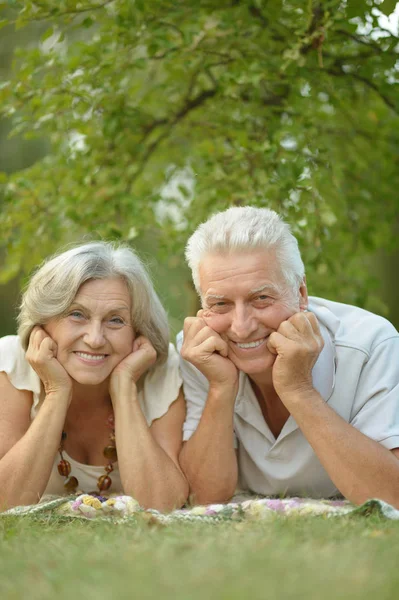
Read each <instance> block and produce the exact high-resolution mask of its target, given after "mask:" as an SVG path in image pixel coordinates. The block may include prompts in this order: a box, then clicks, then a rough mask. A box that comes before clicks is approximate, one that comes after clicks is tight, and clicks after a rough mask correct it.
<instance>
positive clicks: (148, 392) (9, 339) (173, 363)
mask: <svg viewBox="0 0 399 600" xmlns="http://www.w3.org/2000/svg"><path fill="white" fill-rule="evenodd" d="M0 371H4V372H5V373H6V374H7V376H8V378H9V380H10V382H11V383H12V385H13V386H14V387H15V388H16V389H17V390H28V391H29V392H32V393H33V402H32V408H31V420H33V419H34V418H35V416H36V415H37V413H38V411H39V410H40V406H41V403H42V402H43V400H44V390H43V387H42V385H41V382H40V379H39V376H38V375H37V373H36V372H35V371H34V370H33V369H32V367H31V366H30V364H29V363H28V361H27V360H26V359H25V351H24V350H23V348H22V346H21V343H20V340H19V337H18V336H16V335H8V336H6V337H3V338H0ZM181 385H182V379H181V377H180V373H179V357H178V354H177V352H176V350H175V348H174V346H173V344H169V354H168V358H167V361H166V362H165V363H163V364H162V365H157V366H155V367H154V368H153V369H151V370H150V371H149V372H148V373H147V375H146V376H145V378H144V383H143V386H142V388H141V389H140V390H139V392H138V398H139V402H140V406H141V409H142V411H143V414H144V417H145V419H146V421H147V424H148V426H150V425H151V423H152V422H153V421H155V419H159V418H160V417H162V416H163V415H165V414H166V413H167V412H168V409H169V407H170V405H171V404H172V403H173V402H174V401H175V400H176V398H177V396H178V394H179V389H180V387H181ZM63 454H64V457H65V458H66V459H67V460H68V461H69V462H70V463H71V475H74V476H75V477H76V478H77V480H78V481H79V489H80V490H82V491H85V492H91V491H93V490H96V489H97V479H98V478H99V477H100V475H104V474H105V470H104V467H103V466H94V465H84V464H82V463H79V462H77V461H76V460H73V458H71V457H70V456H68V454H67V453H66V452H65V451H64V452H63ZM59 461H60V457H59V455H58V453H57V455H56V456H55V460H54V465H53V468H52V471H51V475H50V479H49V482H48V484H47V487H46V489H45V491H44V495H43V496H45V495H46V496H47V495H49V494H52V495H53V494H56V495H64V494H65V489H64V478H63V477H61V475H60V474H59V473H58V468H57V465H58V463H59ZM111 479H112V485H111V487H110V489H109V490H108V491H107V494H109V493H122V492H123V489H122V483H121V479H120V474H119V469H118V463H114V470H113V471H112V473H111Z"/></svg>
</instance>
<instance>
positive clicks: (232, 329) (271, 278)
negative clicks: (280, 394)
mask: <svg viewBox="0 0 399 600" xmlns="http://www.w3.org/2000/svg"><path fill="white" fill-rule="evenodd" d="M199 276H200V289H201V296H202V303H203V309H204V311H203V315H202V316H203V318H204V320H205V322H206V323H207V325H208V326H209V327H211V328H212V329H213V330H214V331H216V332H217V333H219V334H220V335H221V337H222V338H223V339H224V340H225V341H227V343H228V345H229V354H228V357H229V358H230V360H231V361H232V362H233V363H234V364H235V366H236V367H237V368H238V369H239V370H241V371H244V373H247V374H248V375H255V376H256V375H260V374H262V373H265V374H266V373H267V371H270V369H271V367H272V366H273V363H274V361H275V355H274V354H271V353H270V352H269V350H268V348H267V345H266V344H267V339H268V337H269V335H270V334H271V333H272V332H273V331H277V329H278V328H279V326H280V324H281V323H282V322H283V321H285V320H287V319H289V318H290V317H291V316H292V315H293V314H295V313H296V312H299V311H300V310H303V309H304V308H306V306H307V291H306V285H305V284H303V285H301V287H300V288H299V289H298V290H293V289H291V288H289V287H288V284H287V283H286V281H285V280H284V278H283V275H282V273H281V272H280V269H279V265H278V262H277V260H276V258H275V255H274V252H273V251H271V250H270V251H267V250H252V251H237V252H235V253H230V254H209V255H207V256H205V258H204V259H203V261H202V263H201V265H200V270H199Z"/></svg>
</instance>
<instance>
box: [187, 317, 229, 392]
mask: <svg viewBox="0 0 399 600" xmlns="http://www.w3.org/2000/svg"><path fill="white" fill-rule="evenodd" d="M203 313H204V311H203V310H199V311H198V313H197V316H196V317H187V318H186V319H185V320H184V341H183V345H182V348H181V355H182V357H183V358H184V359H185V360H187V361H188V362H190V363H191V364H193V365H194V367H196V368H197V369H198V370H199V371H200V372H201V373H202V374H203V375H205V377H206V378H207V380H208V381H209V385H210V387H218V388H222V387H223V388H231V389H233V390H234V391H235V392H237V387H238V370H237V368H236V367H235V365H234V364H233V363H232V362H231V360H230V359H229V358H227V355H228V351H229V348H228V344H227V342H226V341H225V340H224V339H222V337H221V336H220V335H219V334H218V333H217V332H216V331H214V330H213V329H211V327H208V325H207V324H206V322H205V320H204V318H203Z"/></svg>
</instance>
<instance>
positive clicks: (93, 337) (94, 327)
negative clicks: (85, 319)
mask: <svg viewBox="0 0 399 600" xmlns="http://www.w3.org/2000/svg"><path fill="white" fill-rule="evenodd" d="M83 339H84V342H85V343H86V344H87V345H88V346H91V347H92V348H100V347H101V346H103V345H104V342H105V337H104V326H103V324H102V323H100V322H99V321H90V322H89V323H88V324H87V328H86V331H85V334H84V338H83Z"/></svg>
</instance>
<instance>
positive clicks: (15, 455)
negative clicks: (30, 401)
mask: <svg viewBox="0 0 399 600" xmlns="http://www.w3.org/2000/svg"><path fill="white" fill-rule="evenodd" d="M68 404H69V396H68V395H65V394H63V393H57V394H55V393H54V394H50V395H49V396H46V398H45V399H44V402H43V405H42V406H41V408H40V411H39V413H38V415H37V417H36V418H35V419H34V420H33V422H32V423H31V425H30V427H29V429H28V430H27V431H26V433H25V434H24V435H23V436H22V437H21V439H20V440H19V441H18V442H17V443H16V444H15V445H14V446H13V447H12V448H10V450H9V451H8V452H7V453H6V454H5V455H4V456H3V457H2V459H1V460H0V510H7V509H8V508H11V507H13V506H18V505H27V504H35V503H36V502H38V501H39V500H40V497H41V496H42V494H43V492H44V490H45V489H46V486H47V483H48V480H49V478H50V474H51V469H52V466H53V463H54V458H55V455H56V452H57V449H58V447H59V444H60V439H61V433H62V428H63V426H64V422H65V416H66V412H67V410H68Z"/></svg>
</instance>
